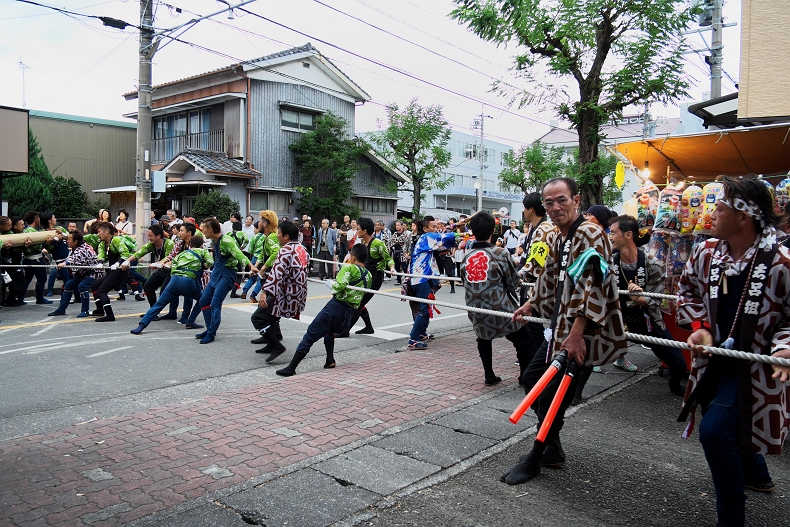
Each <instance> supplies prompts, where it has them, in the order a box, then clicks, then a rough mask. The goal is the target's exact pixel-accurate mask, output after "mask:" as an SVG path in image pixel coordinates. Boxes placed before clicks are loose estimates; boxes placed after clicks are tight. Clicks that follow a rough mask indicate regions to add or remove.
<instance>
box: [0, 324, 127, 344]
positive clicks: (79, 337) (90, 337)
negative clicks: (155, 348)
mask: <svg viewBox="0 0 790 527" xmlns="http://www.w3.org/2000/svg"><path fill="white" fill-rule="evenodd" d="M56 324H57V323H56ZM19 329H22V328H19ZM6 331H10V330H6ZM0 333H2V332H0ZM128 334H129V332H128V331H114V332H107V333H91V334H88V335H66V336H61V337H55V338H51V339H43V340H39V341H38V342H41V343H45V342H55V341H60V340H67V339H87V340H90V339H92V338H94V337H106V336H108V335H128ZM35 343H36V341H33V342H13V343H10V344H0V348H8V347H12V346H24V345H25V344H35Z"/></svg>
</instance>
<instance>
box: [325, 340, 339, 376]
mask: <svg viewBox="0 0 790 527" xmlns="http://www.w3.org/2000/svg"><path fill="white" fill-rule="evenodd" d="M324 348H325V349H326V362H325V363H324V369H325V370H328V369H330V368H334V367H335V366H337V363H336V362H335V339H334V338H332V337H324Z"/></svg>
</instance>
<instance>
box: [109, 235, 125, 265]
mask: <svg viewBox="0 0 790 527" xmlns="http://www.w3.org/2000/svg"><path fill="white" fill-rule="evenodd" d="M112 245H114V246H115V250H116V251H117V252H118V256H120V258H121V260H126V259H127V258H129V247H127V246H126V242H124V241H123V238H121V237H120V236H115V237H114V238H113V239H112Z"/></svg>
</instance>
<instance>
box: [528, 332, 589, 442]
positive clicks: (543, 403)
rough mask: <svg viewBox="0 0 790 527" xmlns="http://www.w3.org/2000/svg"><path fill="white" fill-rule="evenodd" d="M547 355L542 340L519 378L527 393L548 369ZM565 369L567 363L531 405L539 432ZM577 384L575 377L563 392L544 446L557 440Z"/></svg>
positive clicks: (546, 347) (545, 346)
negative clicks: (563, 394) (563, 395)
mask: <svg viewBox="0 0 790 527" xmlns="http://www.w3.org/2000/svg"><path fill="white" fill-rule="evenodd" d="M547 353H548V343H547V342H546V341H545V340H544V341H543V344H541V346H540V347H539V348H538V350H537V351H536V352H535V355H534V356H533V357H532V360H531V361H530V363H529V366H527V369H526V371H524V373H523V374H522V376H521V384H523V385H524V390H526V391H527V392H529V390H531V389H532V387H533V386H535V384H536V383H537V382H538V380H539V379H540V378H541V376H542V375H543V374H544V373H546V370H547V369H548V367H549V363H547V362H546V355H547ZM566 369H567V363H566V364H565V366H563V368H562V369H561V370H560V371H559V372H557V374H556V375H554V377H553V378H552V379H551V381H550V382H549V384H548V385H547V386H546V388H544V389H543V391H542V392H541V394H540V395H539V396H538V398H537V400H536V401H535V402H534V403H533V404H532V409H533V410H534V411H535V414H536V415H537V416H538V430H540V426H541V425H542V424H543V420H544V419H545V418H546V414H547V413H548V411H549V406H551V403H552V401H553V400H554V396H555V395H556V394H557V389H558V388H559V387H560V382H562V377H563V376H564V375H565V370H566ZM577 371H578V370H577ZM578 382H579V376H578V375H575V376H574V377H573V380H572V381H571V384H570V386H568V391H567V392H565V397H563V399H562V403H561V404H560V408H559V410H558V411H557V415H556V416H555V417H554V422H552V424H551V428H550V429H549V433H548V435H547V436H546V441H545V443H544V444H547V445H549V444H551V443H552V442H553V441H554V440H556V439H558V438H559V436H560V430H562V427H563V425H564V424H565V412H566V411H567V410H568V407H569V406H570V405H571V401H572V400H573V396H574V395H575V394H576V384H577V383H578Z"/></svg>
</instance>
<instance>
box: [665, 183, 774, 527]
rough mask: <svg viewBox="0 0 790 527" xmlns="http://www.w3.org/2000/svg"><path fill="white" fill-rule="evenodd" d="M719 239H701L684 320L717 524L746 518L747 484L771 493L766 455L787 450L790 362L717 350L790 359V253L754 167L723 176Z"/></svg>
mask: <svg viewBox="0 0 790 527" xmlns="http://www.w3.org/2000/svg"><path fill="white" fill-rule="evenodd" d="M721 182H722V183H723V184H724V197H723V198H722V199H720V200H719V201H718V202H717V203H716V209H715V211H714V213H713V217H712V218H713V226H712V228H711V234H712V235H713V238H711V239H709V240H707V241H706V242H704V243H701V244H699V245H698V246H697V247H696V248H695V249H694V251H693V253H692V255H691V257H690V258H689V260H688V262H687V263H686V268H685V269H684V271H683V275H682V276H681V279H680V292H679V296H680V299H679V306H678V311H677V322H678V325H680V326H682V327H686V328H690V329H692V330H693V333H692V334H691V336H690V337H689V339H688V344H690V345H691V346H694V349H692V357H693V358H694V363H693V366H692V371H691V378H690V380H689V384H688V386H687V387H686V398H685V403H684V406H683V412H682V413H681V415H680V417H679V418H678V420H679V421H685V420H686V418H687V417H688V415H689V414H691V417H692V419H691V423H690V424H689V426H688V427H687V428H686V432H685V433H684V436H685V437H688V435H689V434H690V433H691V430H692V428H693V426H694V416H695V410H696V407H697V406H698V405H699V406H701V407H702V415H703V418H702V422H701V424H700V431H699V436H700V442H701V443H702V446H703V449H704V450H705V457H706V459H707V461H708V466H709V467H710V471H711V476H712V477H713V484H714V486H715V488H716V512H717V514H718V525H744V523H745V512H746V496H745V494H744V489H747V488H748V489H751V490H756V491H761V492H771V491H773V490H774V484H773V482H772V481H771V477H770V475H769V473H768V468H767V466H766V464H765V458H764V457H763V454H780V453H781V451H782V444H783V443H784V441H785V439H786V437H787V434H788V425H790V384H788V380H790V367H786V366H776V365H768V364H765V363H762V362H749V361H746V360H740V359H735V358H730V357H724V356H720V355H716V356H713V355H711V354H709V353H707V352H705V351H704V350H703V349H702V348H701V347H700V346H712V345H716V346H718V347H722V348H729V349H738V350H743V351H748V352H751V353H755V354H758V355H769V354H771V355H773V356H775V357H783V358H790V253H788V250H787V249H786V248H784V247H780V246H778V245H777V243H776V230H775V226H776V225H777V223H778V222H779V220H780V218H779V217H778V216H777V214H776V213H775V212H774V208H773V202H772V200H771V195H770V194H769V192H768V190H767V189H766V187H765V185H764V183H763V182H762V181H760V180H759V179H758V178H757V177H755V176H753V175H749V176H743V177H733V176H727V177H724V178H723V179H722V180H721Z"/></svg>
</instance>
